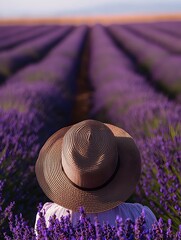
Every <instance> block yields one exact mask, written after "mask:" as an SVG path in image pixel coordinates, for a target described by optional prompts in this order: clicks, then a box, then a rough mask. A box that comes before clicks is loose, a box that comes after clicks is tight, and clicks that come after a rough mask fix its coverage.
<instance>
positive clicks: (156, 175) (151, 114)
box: [90, 26, 181, 227]
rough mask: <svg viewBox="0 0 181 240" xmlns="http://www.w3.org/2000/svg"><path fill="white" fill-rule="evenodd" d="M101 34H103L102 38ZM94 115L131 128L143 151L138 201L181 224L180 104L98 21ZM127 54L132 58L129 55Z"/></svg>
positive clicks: (93, 43) (92, 70) (93, 67)
mask: <svg viewBox="0 0 181 240" xmlns="http://www.w3.org/2000/svg"><path fill="white" fill-rule="evenodd" d="M98 39H99V40H98ZM91 53H92V56H91V62H90V77H91V82H92V85H93V87H94V93H93V102H92V105H93V109H92V117H94V118H96V119H98V120H101V121H108V122H110V121H111V122H112V123H113V124H115V125H118V126H120V127H122V128H123V129H125V130H127V131H128V132H129V133H130V134H131V135H132V136H133V137H134V138H135V141H136V143H137V144H138V147H139V149H140V152H141V155H142V165H143V168H142V176H141V180H140V184H139V186H138V187H137V196H139V197H140V198H139V201H142V202H143V203H144V204H148V205H149V206H150V207H151V209H153V211H154V212H155V214H157V216H158V217H159V216H162V217H163V218H164V219H165V220H166V219H168V218H172V220H173V223H174V226H175V227H178V225H179V224H180V218H181V204H180V202H181V195H180V189H181V178H180V170H181V169H180V167H181V164H180V159H181V152H180V146H181V138H180V136H181V126H180V121H179V119H180V115H181V107H180V106H179V105H177V104H175V103H172V102H169V101H168V100H167V99H166V98H165V97H164V96H162V95H161V94H158V93H156V92H155V91H154V90H153V89H152V88H151V86H150V85H148V84H147V82H146V80H145V79H144V77H142V76H140V75H139V74H138V73H136V72H134V68H133V66H132V67H131V62H130V63H129V64H128V60H129V59H128V57H127V56H126V55H125V54H124V53H123V52H121V51H120V56H119V52H118V50H117V48H116V46H114V45H113V42H112V41H111V39H110V38H109V36H108V35H106V32H105V31H104V29H103V27H101V26H97V27H95V28H94V29H93V31H92V35H91ZM125 59H127V60H125Z"/></svg>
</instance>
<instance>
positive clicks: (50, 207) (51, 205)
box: [41, 202, 64, 212]
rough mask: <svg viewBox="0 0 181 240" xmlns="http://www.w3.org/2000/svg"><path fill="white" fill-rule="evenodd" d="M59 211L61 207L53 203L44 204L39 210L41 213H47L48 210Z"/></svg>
mask: <svg viewBox="0 0 181 240" xmlns="http://www.w3.org/2000/svg"><path fill="white" fill-rule="evenodd" d="M53 209H54V210H61V209H64V208H63V207H62V206H60V205H58V204H56V203H54V202H46V203H44V204H43V207H42V209H41V211H45V212H47V211H49V210H53Z"/></svg>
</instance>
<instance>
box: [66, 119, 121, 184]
mask: <svg viewBox="0 0 181 240" xmlns="http://www.w3.org/2000/svg"><path fill="white" fill-rule="evenodd" d="M117 158H118V156H117V145H116V140H115V137H114V135H113V133H112V132H111V130H110V129H109V128H108V127H107V126H106V125H105V124H103V123H101V122H98V121H95V120H85V121H82V122H80V123H77V124H75V125H73V126H72V127H71V128H70V129H69V130H68V131H67V133H66V134H65V136H64V138H63V144H62V167H63V170H64V172H65V174H66V176H67V177H68V178H69V179H70V180H71V181H72V182H73V183H74V184H76V185H77V186H79V187H82V188H95V187H98V186H100V185H102V184H104V183H105V182H106V181H107V180H108V179H109V178H110V177H111V176H112V175H113V173H114V171H115V169H116V165H117Z"/></svg>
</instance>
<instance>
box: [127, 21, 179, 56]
mask: <svg viewBox="0 0 181 240" xmlns="http://www.w3.org/2000/svg"><path fill="white" fill-rule="evenodd" d="M125 28H126V29H128V30H130V31H131V32H133V33H134V34H136V35H138V36H140V37H143V38H145V39H146V40H147V41H150V42H153V43H155V44H157V45H158V46H160V47H162V48H164V49H165V50H166V51H168V52H170V53H171V54H181V41H180V39H179V38H177V37H174V36H172V35H168V34H166V33H163V32H161V31H159V30H157V29H154V28H151V27H149V25H146V24H128V25H126V26H125Z"/></svg>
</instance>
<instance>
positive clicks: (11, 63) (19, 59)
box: [0, 26, 72, 82]
mask: <svg viewBox="0 0 181 240" xmlns="http://www.w3.org/2000/svg"><path fill="white" fill-rule="evenodd" d="M71 30H72V27H70V26H65V27H61V28H59V27H57V29H56V30H54V31H53V32H51V33H49V35H47V36H46V35H45V36H42V37H39V38H38V39H35V40H32V41H31V42H27V43H24V44H22V45H20V46H19V47H16V48H15V49H13V50H11V51H8V52H4V53H1V54H0V62H1V65H0V82H2V81H4V80H5V79H6V78H8V77H10V76H11V75H12V74H13V73H14V72H15V71H17V70H19V69H20V68H22V67H24V66H26V65H27V64H30V63H32V62H35V61H38V60H40V59H41V58H42V57H43V56H44V55H46V54H47V53H48V51H50V50H51V49H52V48H53V47H54V46H55V45H56V44H57V43H58V42H59V41H61V40H62V39H63V38H64V37H65V36H66V34H67V33H69V32H70V31H71Z"/></svg>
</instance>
